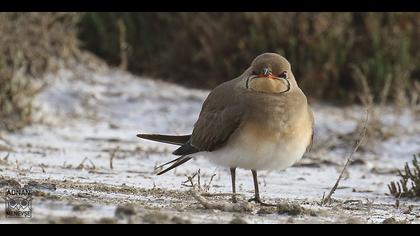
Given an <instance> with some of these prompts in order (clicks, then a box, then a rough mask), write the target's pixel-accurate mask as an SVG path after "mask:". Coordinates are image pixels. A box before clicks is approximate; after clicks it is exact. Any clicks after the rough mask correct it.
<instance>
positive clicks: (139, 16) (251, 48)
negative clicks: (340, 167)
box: [81, 12, 420, 103]
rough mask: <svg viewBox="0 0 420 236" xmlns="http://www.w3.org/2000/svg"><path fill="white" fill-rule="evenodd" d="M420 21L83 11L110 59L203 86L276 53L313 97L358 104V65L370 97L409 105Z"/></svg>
mask: <svg viewBox="0 0 420 236" xmlns="http://www.w3.org/2000/svg"><path fill="white" fill-rule="evenodd" d="M419 21H420V14H419V13H346V12H341V13H331V12H321V13H315V12H309V13H308V12H306V13H305V12H298V13H295V12H287V13H285V12H281V13H275V12H241V13H239V12H238V13H229V12H220V13H215V12H196V13H187V12H178V13H163V12H155V13H115V12H112V13H88V14H86V15H85V16H84V17H83V20H82V22H81V27H82V29H81V39H82V41H83V42H84V43H85V47H86V48H88V49H89V50H91V51H93V52H95V53H96V54H97V55H99V56H101V57H103V58H106V59H107V61H108V62H110V63H111V64H115V65H119V64H120V65H124V66H125V65H127V66H128V69H129V70H131V71H134V72H137V73H140V74H146V75H150V76H153V77H159V78H163V79H165V80H172V81H175V82H179V83H182V84H186V85H189V86H194V87H205V88H213V87H215V86H216V85H218V84H220V83H221V82H223V81H226V80H229V79H232V78H234V77H235V76H238V75H240V74H241V73H242V72H243V70H244V69H245V68H246V67H247V66H248V65H249V63H250V61H251V60H252V59H253V58H254V57H255V56H256V55H258V54H260V53H262V52H267V51H271V52H278V53H280V54H283V55H285V56H286V57H287V58H288V59H289V60H290V61H291V64H292V65H293V70H294V73H295V76H296V78H297V79H298V80H299V82H300V85H301V86H302V87H303V89H304V91H305V92H306V93H307V94H309V95H311V96H314V97H318V98H325V99H329V100H330V101H342V102H347V103H351V102H354V101H357V99H358V96H357V93H358V91H359V86H358V84H357V82H355V81H354V76H357V75H355V73H354V68H358V70H359V71H360V72H361V73H362V74H363V75H364V76H366V78H367V84H368V85H369V87H370V88H371V93H372V94H373V96H374V97H373V100H374V101H375V102H377V101H379V100H381V99H382V100H384V101H388V100H395V101H398V102H404V103H406V100H407V97H408V98H410V97H413V96H416V95H415V93H413V92H410V91H413V90H412V89H411V88H413V83H415V81H418V78H419V77H420V66H419V65H420V56H419V55H420V53H419V51H420V47H419V45H418V44H417V43H416V42H417V40H418V38H419V36H420V28H419V27H418V24H419V23H418V22H419ZM122 22H123V23H124V24H122ZM123 25H125V27H122V26H123ZM416 78H417V80H416ZM384 85H387V86H386V87H387V89H386V90H385V92H386V93H383V92H384V90H383V88H384Z"/></svg>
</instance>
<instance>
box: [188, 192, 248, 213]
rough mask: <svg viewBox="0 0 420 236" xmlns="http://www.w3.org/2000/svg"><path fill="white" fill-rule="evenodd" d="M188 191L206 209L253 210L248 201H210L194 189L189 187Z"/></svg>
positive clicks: (226, 210) (227, 210)
mask: <svg viewBox="0 0 420 236" xmlns="http://www.w3.org/2000/svg"><path fill="white" fill-rule="evenodd" d="M189 193H190V194H191V195H192V196H193V197H194V199H195V200H197V201H198V202H199V203H200V204H201V205H202V206H203V207H204V208H206V209H211V210H219V211H225V212H252V211H253V210H254V207H253V205H252V204H251V203H249V202H238V203H227V202H221V201H218V202H211V201H208V200H207V199H205V198H204V197H203V196H201V194H200V193H199V192H197V191H196V190H195V189H191V190H190V191H189Z"/></svg>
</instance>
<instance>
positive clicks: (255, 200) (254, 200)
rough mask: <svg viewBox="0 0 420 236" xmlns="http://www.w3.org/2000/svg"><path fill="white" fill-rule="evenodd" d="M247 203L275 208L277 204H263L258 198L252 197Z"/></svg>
mask: <svg viewBox="0 0 420 236" xmlns="http://www.w3.org/2000/svg"><path fill="white" fill-rule="evenodd" d="M248 202H255V203H257V204H260V205H261V206H264V207H276V206H277V204H270V203H265V202H263V201H261V198H258V197H253V198H251V199H249V200H248Z"/></svg>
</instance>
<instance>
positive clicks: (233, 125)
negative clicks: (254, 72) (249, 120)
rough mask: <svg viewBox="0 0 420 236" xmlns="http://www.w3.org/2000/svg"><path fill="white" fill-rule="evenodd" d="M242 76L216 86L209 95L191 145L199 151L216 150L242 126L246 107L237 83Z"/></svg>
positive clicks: (195, 128)
mask: <svg viewBox="0 0 420 236" xmlns="http://www.w3.org/2000/svg"><path fill="white" fill-rule="evenodd" d="M240 81H241V80H240V78H237V79H234V80H231V81H228V82H225V83H223V84H222V85H220V86H218V87H217V88H215V89H214V90H213V91H212V92H211V93H210V94H209V96H208V97H207V99H206V101H205V102H204V104H203V108H202V110H201V112H200V116H199V118H198V120H197V122H196V123H195V125H194V130H193V133H192V136H191V146H193V147H194V148H196V149H197V150H198V151H214V150H216V149H217V148H219V147H221V146H223V145H224V144H225V142H226V141H227V140H228V139H229V137H230V136H231V135H232V133H233V132H234V131H235V130H236V129H237V128H238V127H239V126H240V124H241V120H242V117H243V114H244V112H245V109H244V107H243V104H244V102H242V101H241V100H240V99H239V98H238V97H239V96H238V95H239V94H238V93H239V92H238V90H237V89H235V85H237V84H238V83H239V82H240Z"/></svg>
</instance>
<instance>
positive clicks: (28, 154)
mask: <svg viewBox="0 0 420 236" xmlns="http://www.w3.org/2000/svg"><path fill="white" fill-rule="evenodd" d="M419 39H420V13H380V12H378V13H351V12H340V13H305V12H301V13H293V12H289V13H264V12H261V13H255V12H241V13H239V12H238V13H216V12H213V13H207V12H199V13H186V12H178V13H166V12H154V13H113V12H101V13H97V12H88V13H63V12H43V13H39V12H26V13H0V195H2V191H3V189H5V188H6V187H22V186H29V187H30V188H32V189H34V190H35V191H36V192H34V194H35V193H36V198H35V199H34V209H36V211H34V215H33V216H34V218H33V219H32V221H31V222H49V223H51V222H53V223H54V222H58V223H62V222H64V223H65V222H70V223H74V222H94V223H97V222H100V223H101V222H102V223H103V222H117V223H118V222H119V223H121V222H126V220H125V218H121V217H120V215H121V214H122V213H121V212H128V213H127V214H128V216H127V222H149V223H150V222H153V219H155V218H158V219H160V221H162V219H166V221H168V220H169V221H171V220H170V219H172V221H173V222H178V223H179V222H181V221H179V219H182V220H185V222H190V221H191V222H206V223H211V222H226V223H227V222H230V221H231V220H232V218H233V217H236V215H244V213H243V212H240V213H239V214H236V213H232V215H226V214H225V213H226V212H223V214H221V212H220V211H203V209H202V208H200V205H199V204H197V201H196V200H195V199H194V198H192V197H191V194H190V193H189V191H185V190H187V189H190V188H191V187H192V186H193V185H194V183H193V182H192V179H194V178H196V179H194V182H195V181H197V182H198V186H200V183H204V185H203V189H205V191H209V193H213V192H214V193H216V194H217V193H221V195H220V198H219V196H218V197H217V198H214V199H213V200H214V201H219V199H220V200H221V202H223V201H225V200H226V201H229V202H230V200H228V195H223V194H224V193H229V192H230V174H229V173H228V171H227V170H226V169H224V168H220V167H217V166H213V165H210V163H208V162H207V161H206V160H204V159H200V158H196V160H194V161H191V162H188V163H186V164H185V165H183V166H182V168H177V169H176V170H174V171H173V172H171V173H168V174H167V175H163V176H159V177H157V176H155V174H156V169H155V168H156V167H158V166H160V165H161V164H163V163H165V162H167V161H168V160H169V158H171V157H172V155H171V153H172V151H173V150H174V147H173V146H169V145H166V144H159V143H156V142H149V141H146V140H140V139H138V138H137V137H136V134H137V133H164V134H187V133H190V132H191V131H192V128H193V126H194V123H195V122H196V120H197V117H198V115H199V112H200V109H201V107H202V104H203V101H204V100H205V98H206V97H207V95H208V93H209V91H210V90H211V89H213V88H214V87H216V86H217V85H219V84H220V83H222V82H224V81H226V80H230V79H233V78H235V77H236V76H238V75H240V74H241V73H242V72H243V71H244V70H245V69H246V68H247V67H248V66H249V65H250V63H251V61H252V60H253V59H254V58H255V57H256V56H257V55H259V54H261V53H264V52H276V53H279V54H282V55H283V56H285V57H286V58H287V59H288V60H289V61H290V62H291V65H292V70H293V72H294V74H295V77H296V79H297V80H298V83H299V85H300V87H301V88H302V90H303V91H304V92H305V94H306V95H308V97H309V102H310V105H311V108H312V109H313V111H314V114H315V136H314V145H313V146H312V149H311V151H310V152H308V153H306V154H305V156H304V158H303V159H302V161H300V162H299V163H297V164H296V165H295V166H293V167H291V168H289V169H287V170H286V171H284V172H280V171H276V172H272V173H261V174H260V178H261V181H262V183H264V185H262V186H264V187H263V188H262V191H263V196H264V198H265V199H267V200H268V202H277V201H278V200H280V199H281V201H283V199H284V200H287V201H289V200H290V201H291V202H292V203H298V204H299V206H300V204H302V205H303V206H305V207H304V208H306V206H308V203H309V205H310V206H311V209H312V208H315V209H321V210H322V214H319V215H318V216H319V217H318V218H316V217H313V218H312V217H311V218H308V217H306V216H305V217H302V215H298V216H296V217H295V218H292V217H291V216H290V215H288V214H283V213H281V214H280V211H278V212H277V211H276V214H271V213H270V212H267V213H261V214H262V215H261V214H260V211H258V213H256V214H254V213H252V214H247V215H245V216H246V220H249V221H250V222H254V223H255V222H257V223H258V222H269V223H279V222H288V223H290V222H291V221H290V219H291V220H292V221H294V222H295V223H299V222H310V223H314V222H315V223H316V222H334V223H342V222H353V223H354V222H356V221H355V220H354V219H355V218H353V217H358V218H360V219H359V220H360V222H363V223H365V222H367V223H381V222H388V221H389V219H388V218H389V217H391V216H392V217H395V219H393V218H392V219H393V220H392V219H391V222H400V221H401V222H417V223H419V219H420V202H419V201H418V199H419V196H420V184H419V183H420V171H419V170H420V97H419V94H420V43H419ZM180 85H181V86H180ZM366 108H369V109H366ZM356 144H360V147H359V148H358V150H357V152H356V153H354V150H355V149H354V147H355V145H356ZM349 153H352V154H351V155H353V154H354V156H353V157H352V161H351V162H349V165H348V167H347V169H345V171H343V172H342V166H343V163H345V162H346V159H347V158H349V155H350V154H349ZM413 155H415V156H413ZM411 166H413V168H412V170H410V168H411ZM340 173H342V174H343V176H344V177H343V181H342V183H340V186H338V185H337V186H338V188H337V191H336V193H335V194H334V196H333V197H334V201H333V204H335V205H331V207H330V206H326V207H322V206H320V204H319V202H320V200H321V198H323V197H322V196H325V193H327V192H326V191H329V190H330V189H331V186H333V184H334V182H335V181H336V179H337V176H338V175H339V174H340ZM200 176H201V177H200ZM397 178H398V179H397ZM200 181H201V182H200ZM212 181H213V182H212ZM237 181H238V183H240V184H239V185H238V187H239V191H240V192H241V193H243V194H244V196H243V197H244V199H246V198H245V197H246V196H248V195H249V197H251V195H252V194H253V192H252V189H253V187H254V186H253V182H252V181H250V174H249V172H248V171H242V170H240V171H239V172H238V175H237ZM190 182H191V186H189V183H190ZM223 196H226V197H223ZM229 197H230V196H229ZM404 198H410V199H411V198H413V199H414V200H413V201H412V200H409V201H406V199H404ZM229 199H230V198H229ZM400 199H401V205H400ZM336 200H337V201H336ZM394 200H395V204H394ZM415 200H417V201H415ZM2 201H4V200H3V198H1V197H0V222H4V221H7V222H14V223H22V222H24V223H27V221H23V220H22V221H19V220H16V221H14V220H13V219H6V218H5V211H4V210H3V208H2V207H3V206H5V205H6V204H3V202H2ZM126 204H129V205H126ZM293 209H295V208H293ZM308 209H309V208H308ZM263 212H264V211H263ZM324 212H325V213H326V215H324ZM273 213H274V212H273ZM277 213H278V214H277ZM133 214H134V216H132V215H133ZM162 214H164V217H162ZM156 215H157V216H156ZM311 215H312V214H311ZM173 216H176V217H178V218H174V217H173ZM221 216H226V218H225V219H221ZM261 216H264V217H261ZM132 219H133V221H131V220H132ZM174 219H175V220H174ZM176 219H178V220H176ZM396 219H397V220H396ZM9 220H10V221H9ZM262 220H264V221H262ZM314 220H315V221H314ZM156 221H158V220H156ZM160 221H159V222H160ZM166 221H165V222H166ZM172 221H171V222H172ZM182 222H184V221H182Z"/></svg>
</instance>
